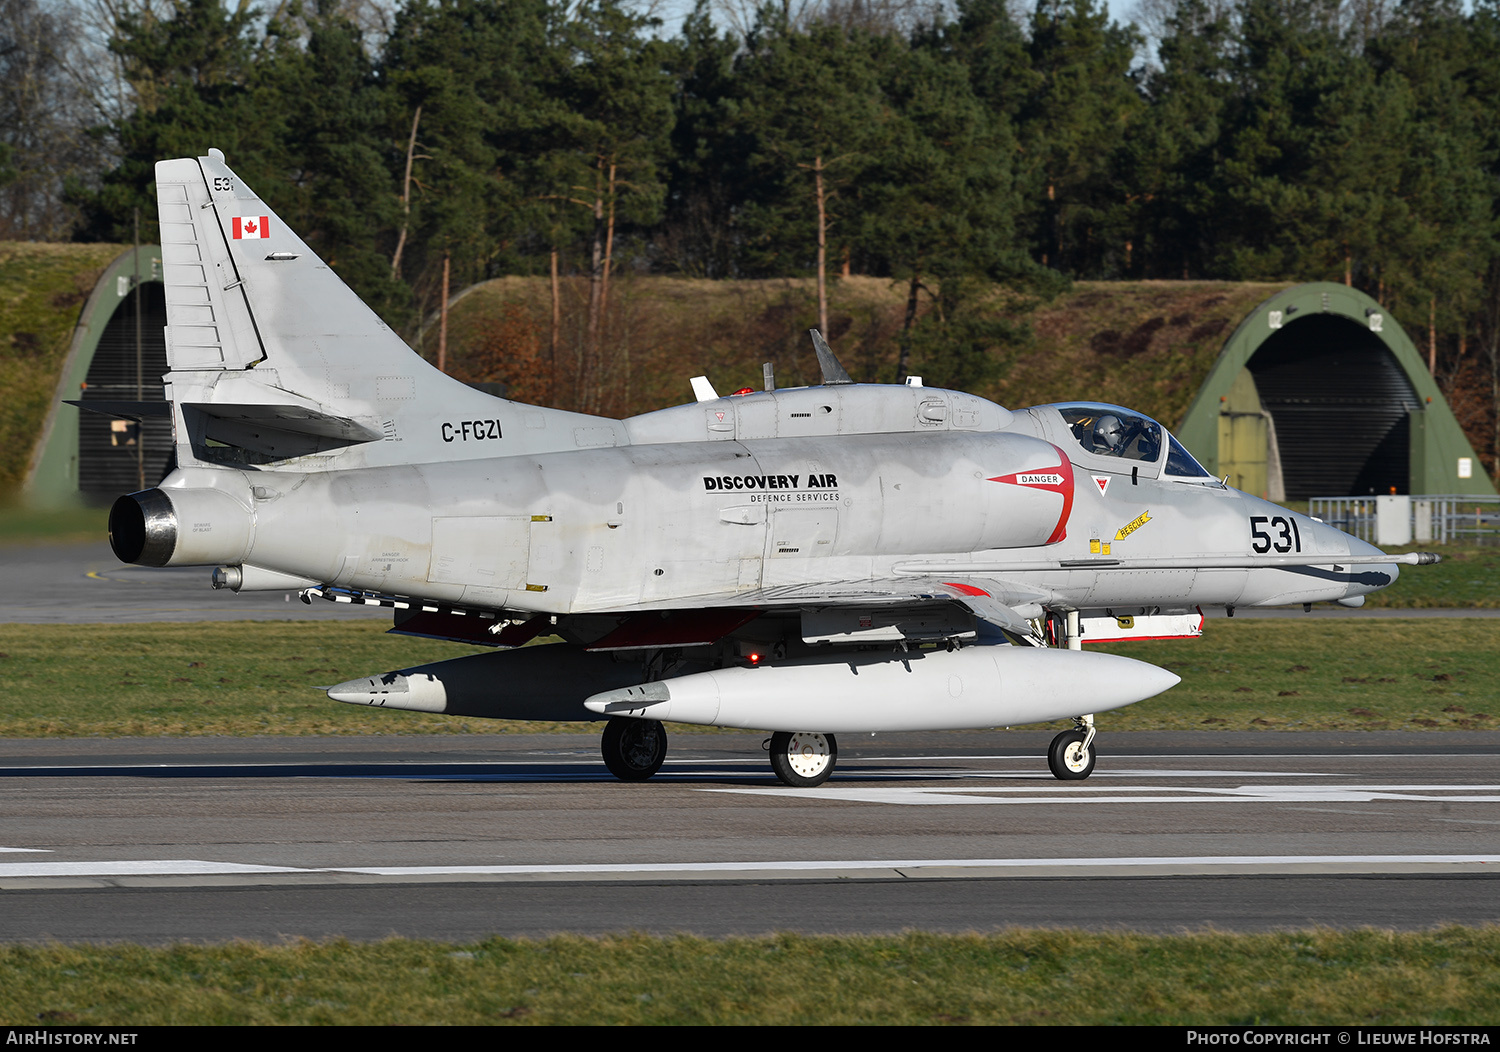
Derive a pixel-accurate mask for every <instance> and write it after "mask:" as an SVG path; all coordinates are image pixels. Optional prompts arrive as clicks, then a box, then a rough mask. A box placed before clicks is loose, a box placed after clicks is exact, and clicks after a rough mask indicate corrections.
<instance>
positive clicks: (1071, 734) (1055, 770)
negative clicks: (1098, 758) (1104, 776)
mask: <svg viewBox="0 0 1500 1052" xmlns="http://www.w3.org/2000/svg"><path fill="white" fill-rule="evenodd" d="M1087 739H1088V735H1086V734H1085V733H1084V732H1083V731H1063V732H1062V733H1061V734H1059V735H1058V736H1057V737H1056V738H1053V739H1052V745H1051V746H1050V747H1049V748H1048V749H1047V766H1048V767H1050V768H1052V774H1053V775H1054V776H1055V777H1058V778H1061V779H1062V780H1063V781H1065V782H1073V781H1079V780H1081V779H1084V778H1087V777H1088V776H1089V775H1091V774H1093V773H1094V746H1093V744H1092V743H1090V744H1089V747H1088V748H1086V749H1085V748H1084V746H1083V743H1084V742H1085V741H1086V740H1087Z"/></svg>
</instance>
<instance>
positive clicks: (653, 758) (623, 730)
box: [599, 716, 839, 789]
mask: <svg viewBox="0 0 1500 1052" xmlns="http://www.w3.org/2000/svg"><path fill="white" fill-rule="evenodd" d="M770 750H771V770H773V771H775V772H776V777H777V778H779V779H781V782H782V784H784V785H789V786H791V787H793V788H794V789H809V788H811V787H813V786H815V785H822V784H823V783H824V782H826V781H828V776H829V775H831V774H832V773H833V768H834V765H835V764H836V763H838V758H839V745H838V742H837V741H835V740H834V737H833V735H831V734H819V733H816V732H813V731H795V732H791V733H788V732H787V731H777V732H776V733H775V734H773V735H771V738H770ZM599 751H600V752H601V753H603V754H604V766H606V767H608V768H609V773H610V774H612V775H614V776H615V777H616V778H618V779H620V781H622V782H644V781H645V780H646V779H648V778H650V777H651V776H652V775H653V774H655V773H656V772H657V771H659V770H661V765H662V762H663V761H664V760H666V758H667V729H666V728H665V727H663V726H662V725H661V721H660V720H638V719H632V718H630V717H626V716H616V717H614V718H613V719H611V720H610V721H609V722H608V723H606V724H605V725H604V736H603V738H601V739H600V741H599Z"/></svg>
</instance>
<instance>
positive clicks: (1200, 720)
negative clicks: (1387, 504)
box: [1090, 619, 1500, 731]
mask: <svg viewBox="0 0 1500 1052" xmlns="http://www.w3.org/2000/svg"><path fill="white" fill-rule="evenodd" d="M1497 637H1500V633H1497V628H1496V625H1495V624H1494V623H1493V622H1490V621H1486V620H1480V619H1472V620H1451V621H1450V620H1447V619H1437V620H1410V621H1408V620H1385V619H1381V620H1379V621H1376V620H1355V619H1351V620H1347V621H1346V620H1339V621H1313V620H1311V619H1309V620H1307V621H1298V620H1296V619H1287V620H1234V621H1228V620H1223V621H1219V620H1216V621H1210V622H1208V623H1207V625H1206V626H1205V629H1204V635H1203V638H1201V639H1189V640H1162V641H1159V642H1142V643H1120V644H1108V645H1100V646H1098V647H1097V648H1090V649H1098V650H1103V651H1108V652H1110V653H1115V654H1124V655H1125V656H1127V657H1134V658H1139V659H1140V660H1142V661H1149V662H1151V663H1152V664H1153V665H1160V666H1162V667H1163V668H1166V669H1170V670H1171V671H1173V672H1175V673H1177V675H1179V676H1181V677H1182V682H1181V683H1180V684H1178V685H1177V686H1176V687H1174V688H1172V689H1171V690H1169V691H1167V692H1166V693H1165V694H1162V695H1159V696H1157V697H1155V698H1149V699H1147V700H1146V701H1143V702H1140V703H1138V704H1135V705H1131V706H1130V707H1128V708H1125V709H1121V710H1119V711H1117V712H1112V713H1109V714H1108V715H1107V716H1105V717H1104V719H1105V720H1106V721H1107V724H1108V726H1109V728H1110V729H1111V730H1190V729H1214V730H1279V731H1291V730H1471V729H1484V728H1492V729H1500V647H1497V645H1496V640H1497Z"/></svg>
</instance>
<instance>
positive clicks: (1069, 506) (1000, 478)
mask: <svg viewBox="0 0 1500 1052" xmlns="http://www.w3.org/2000/svg"><path fill="white" fill-rule="evenodd" d="M1052 448H1053V449H1056V450H1057V461H1058V463H1057V466H1055V467H1050V468H1038V469H1036V470H1034V471H1018V472H1016V473H1015V474H1014V475H997V476H996V477H995V478H992V479H990V481H991V482H1003V483H1005V484H1006V485H1007V486H1025V487H1027V488H1028V489H1042V490H1046V491H1047V492H1049V493H1056V494H1058V495H1060V496H1061V497H1062V499H1063V505H1062V514H1061V515H1059V516H1058V517H1057V526H1056V527H1055V528H1054V529H1053V530H1052V536H1050V537H1048V538H1047V541H1046V543H1048V544H1056V543H1057V542H1058V541H1060V540H1062V539H1063V538H1064V537H1066V536H1067V535H1068V516H1069V515H1071V514H1072V513H1073V462H1072V461H1070V460H1069V459H1068V455H1067V454H1066V453H1064V452H1063V451H1062V450H1061V449H1058V448H1057V447H1056V446H1053V447H1052Z"/></svg>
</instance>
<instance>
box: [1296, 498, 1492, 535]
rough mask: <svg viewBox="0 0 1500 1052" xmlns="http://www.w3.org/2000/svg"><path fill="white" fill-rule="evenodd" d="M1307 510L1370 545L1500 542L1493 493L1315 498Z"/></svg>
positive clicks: (1311, 514) (1313, 515)
mask: <svg viewBox="0 0 1500 1052" xmlns="http://www.w3.org/2000/svg"><path fill="white" fill-rule="evenodd" d="M1307 513H1308V514H1309V515H1310V516H1312V517H1313V518H1315V519H1322V520H1323V521H1324V522H1326V523H1328V525H1330V526H1334V527H1337V528H1338V529H1341V530H1343V531H1344V532H1345V533H1352V534H1353V535H1354V536H1356V537H1358V538H1359V539H1360V540H1362V541H1369V542H1370V543H1371V544H1391V545H1401V544H1449V543H1453V542H1457V541H1464V540H1469V541H1473V540H1489V541H1495V540H1500V497H1495V496H1481V497H1475V496H1465V495H1462V494H1455V493H1414V494H1412V495H1411V496H1409V497H1404V496H1403V497H1313V498H1311V499H1310V500H1308V502H1307ZM1402 538H1404V539H1402Z"/></svg>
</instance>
